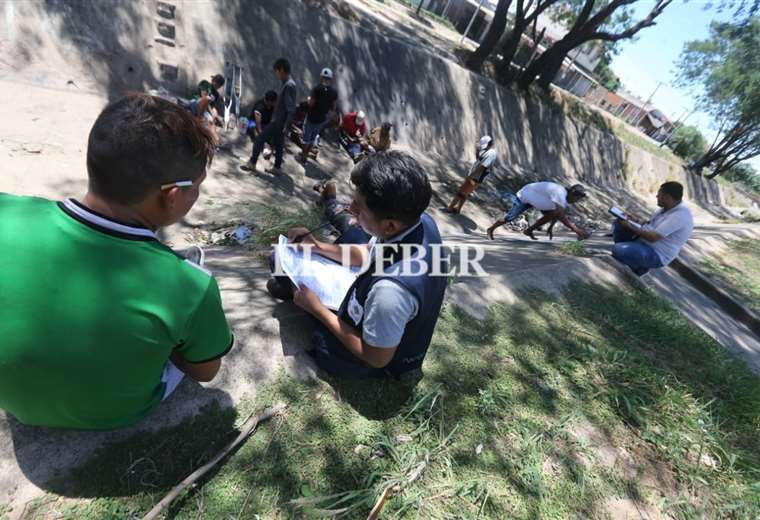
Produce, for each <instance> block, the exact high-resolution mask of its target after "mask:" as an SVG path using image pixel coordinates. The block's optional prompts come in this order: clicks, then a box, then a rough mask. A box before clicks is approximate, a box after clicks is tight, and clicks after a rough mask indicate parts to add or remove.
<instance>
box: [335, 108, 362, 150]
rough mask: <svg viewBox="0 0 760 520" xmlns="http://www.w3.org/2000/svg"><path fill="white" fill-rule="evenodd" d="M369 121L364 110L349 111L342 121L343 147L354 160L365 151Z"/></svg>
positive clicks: (341, 135)
mask: <svg viewBox="0 0 760 520" xmlns="http://www.w3.org/2000/svg"><path fill="white" fill-rule="evenodd" d="M366 136H367V121H366V116H365V114H364V112H362V111H361V110H359V111H358V112H349V113H348V114H346V115H344V116H343V119H341V122H340V137H341V139H340V140H341V143H342V144H343V148H344V149H345V150H346V152H348V155H349V156H351V159H353V160H354V161H356V160H357V158H359V156H360V155H361V154H362V152H363V151H364V148H365V146H366V144H365V139H366Z"/></svg>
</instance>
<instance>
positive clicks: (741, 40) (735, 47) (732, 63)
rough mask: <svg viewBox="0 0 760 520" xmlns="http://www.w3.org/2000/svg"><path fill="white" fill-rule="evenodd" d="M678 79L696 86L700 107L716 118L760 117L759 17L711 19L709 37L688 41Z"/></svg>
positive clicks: (679, 64)
mask: <svg viewBox="0 0 760 520" xmlns="http://www.w3.org/2000/svg"><path fill="white" fill-rule="evenodd" d="M678 66H679V73H678V81H679V83H680V84H682V85H685V86H700V87H701V88H702V94H701V95H700V97H699V100H700V103H701V106H702V108H703V109H704V110H705V111H707V112H709V113H710V114H712V115H713V116H714V117H715V118H716V120H722V119H723V118H727V119H728V120H729V121H738V120H745V121H757V120H760V18H758V17H753V18H752V19H750V20H748V21H747V22H746V23H742V24H734V23H730V22H712V23H711V24H710V37H709V38H708V39H706V40H697V41H692V42H688V43H687V44H686V45H685V47H684V50H683V52H682V53H681V56H680V58H679V63H678Z"/></svg>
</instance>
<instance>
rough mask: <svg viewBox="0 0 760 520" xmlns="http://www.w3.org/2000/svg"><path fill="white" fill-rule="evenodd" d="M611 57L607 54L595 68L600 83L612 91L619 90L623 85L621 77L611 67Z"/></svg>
mask: <svg viewBox="0 0 760 520" xmlns="http://www.w3.org/2000/svg"><path fill="white" fill-rule="evenodd" d="M610 62H611V58H610V57H609V56H608V55H607V54H605V55H604V56H603V57H602V59H601V60H600V61H599V65H597V66H596V69H594V73H595V74H596V76H597V78H598V79H599V84H601V85H602V86H603V87H604V88H606V89H607V90H609V91H610V92H617V90H618V89H619V88H620V86H621V85H622V83H621V81H620V78H619V77H618V75H617V74H615V72H613V70H612V68H611V67H610Z"/></svg>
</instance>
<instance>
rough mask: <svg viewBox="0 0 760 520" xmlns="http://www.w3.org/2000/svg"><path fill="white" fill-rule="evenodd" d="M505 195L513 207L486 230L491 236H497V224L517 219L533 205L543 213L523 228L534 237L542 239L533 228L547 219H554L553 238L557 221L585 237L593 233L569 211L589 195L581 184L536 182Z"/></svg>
mask: <svg viewBox="0 0 760 520" xmlns="http://www.w3.org/2000/svg"><path fill="white" fill-rule="evenodd" d="M505 196H506V197H507V198H509V199H510V203H511V208H510V209H509V210H508V211H507V212H506V213H505V214H504V217H503V218H500V219H499V220H497V221H496V222H494V223H493V224H492V225H491V227H489V228H488V230H487V231H486V234H487V235H488V238H490V239H491V240H493V232H494V231H495V230H496V228H498V227H499V226H503V225H504V224H506V223H508V222H512V221H514V220H515V219H517V217H519V216H520V215H521V214H523V213H524V212H525V211H527V210H529V209H530V208H535V209H537V210H539V211H540V212H541V213H542V214H543V215H542V216H541V218H540V219H538V220H537V221H536V222H535V223H534V224H533V225H532V226H530V227H529V228H528V229H526V230H525V231H523V233H525V234H526V235H527V236H529V237H530V238H532V239H533V240H538V238H536V236H535V235H534V234H533V232H534V231H536V229H538V228H539V227H541V226H543V225H544V224H547V223H550V227H549V238H550V239H551V238H552V235H551V229H552V227H553V226H554V223H555V222H556V221H560V222H562V224H564V225H565V227H567V228H568V229H570V230H572V231H573V232H575V234H577V235H578V237H579V238H581V239H585V238H588V237H589V236H590V235H591V233H589V232H588V231H586V230H585V229H582V228H579V227H578V226H576V225H575V224H573V223H572V222H571V221H570V219H569V218H568V217H567V214H566V213H565V210H566V209H567V206H568V204H575V203H576V202H578V201H579V200H581V199H582V198H584V197H585V196H586V190H585V188H584V187H583V186H581V185H580V184H575V185H573V186H571V187H570V188H564V187H563V186H561V185H560V184H557V183H556V182H532V183H530V184H526V185H525V186H523V187H522V188H521V189H520V191H518V192H517V194H516V195H515V194H514V193H507V194H505Z"/></svg>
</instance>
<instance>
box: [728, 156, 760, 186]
mask: <svg viewBox="0 0 760 520" xmlns="http://www.w3.org/2000/svg"><path fill="white" fill-rule="evenodd" d="M724 177H725V178H726V179H728V180H729V181H733V182H738V183H740V184H742V185H744V187H746V188H748V189H750V190H752V191H756V192H759V193H760V174H758V172H757V170H755V168H753V167H752V165H751V164H748V163H742V164H737V165H736V166H734V167H733V168H731V169H730V170H728V172H726V174H725V175H724Z"/></svg>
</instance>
